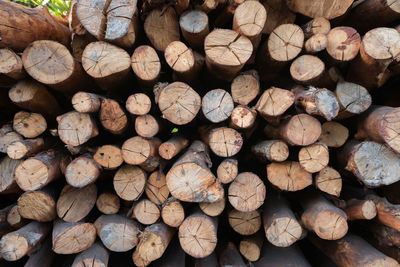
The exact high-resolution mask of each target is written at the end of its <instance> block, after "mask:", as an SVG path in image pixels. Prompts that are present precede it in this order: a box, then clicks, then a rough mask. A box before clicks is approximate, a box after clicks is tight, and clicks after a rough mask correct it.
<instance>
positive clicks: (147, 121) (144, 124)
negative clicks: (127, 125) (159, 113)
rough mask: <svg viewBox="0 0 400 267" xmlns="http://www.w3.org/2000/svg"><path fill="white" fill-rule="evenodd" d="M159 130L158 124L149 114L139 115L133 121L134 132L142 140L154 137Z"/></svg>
mask: <svg viewBox="0 0 400 267" xmlns="http://www.w3.org/2000/svg"><path fill="white" fill-rule="evenodd" d="M159 130H160V126H159V123H158V122H157V120H156V119H155V118H154V117H153V116H152V115H150V114H146V115H140V116H138V117H136V119H135V131H136V133H137V134H138V135H140V136H141V137H144V138H151V137H153V136H155V135H156V134H157V133H158V131H159Z"/></svg>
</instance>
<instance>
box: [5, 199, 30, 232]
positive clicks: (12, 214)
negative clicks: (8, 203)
mask: <svg viewBox="0 0 400 267" xmlns="http://www.w3.org/2000/svg"><path fill="white" fill-rule="evenodd" d="M7 222H8V224H9V225H11V226H12V227H13V228H15V229H19V228H21V227H22V226H24V225H25V224H27V222H26V221H25V220H24V218H22V217H21V214H19V211H18V205H14V206H13V207H12V208H11V209H10V211H9V212H8V214H7Z"/></svg>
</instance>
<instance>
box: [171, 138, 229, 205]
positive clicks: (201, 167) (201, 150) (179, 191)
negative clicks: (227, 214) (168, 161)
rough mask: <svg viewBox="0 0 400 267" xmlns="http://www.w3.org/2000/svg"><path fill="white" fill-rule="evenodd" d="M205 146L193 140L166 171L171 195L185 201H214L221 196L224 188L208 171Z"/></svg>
mask: <svg viewBox="0 0 400 267" xmlns="http://www.w3.org/2000/svg"><path fill="white" fill-rule="evenodd" d="M210 167H211V160H210V157H209V154H208V149H207V146H206V145H205V144H204V143H202V142H200V141H194V142H193V143H192V145H191V146H190V147H189V148H188V150H187V151H186V153H185V154H183V155H182V156H181V157H180V158H179V159H178V160H177V161H176V162H175V163H174V165H173V166H172V167H171V169H170V170H169V171H168V173H167V186H168V188H169V190H170V192H171V195H172V196H173V197H175V198H177V199H179V200H182V201H186V202H215V201H217V200H220V199H222V198H223V195H224V189H223V187H222V185H221V183H220V182H219V181H216V178H215V176H214V174H212V172H211V171H210Z"/></svg>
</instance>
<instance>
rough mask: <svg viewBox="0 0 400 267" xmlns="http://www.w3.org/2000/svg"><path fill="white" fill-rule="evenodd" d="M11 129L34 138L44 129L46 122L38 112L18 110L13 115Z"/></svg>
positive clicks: (26, 136)
mask: <svg viewBox="0 0 400 267" xmlns="http://www.w3.org/2000/svg"><path fill="white" fill-rule="evenodd" d="M13 129H14V131H16V132H17V133H19V134H20V135H22V136H23V137H25V138H35V137H38V136H39V135H41V134H42V133H43V132H44V131H46V129H47V122H46V119H45V118H44V117H43V116H42V115H41V114H39V113H33V112H26V111H20V112H17V113H15V115H14V120H13Z"/></svg>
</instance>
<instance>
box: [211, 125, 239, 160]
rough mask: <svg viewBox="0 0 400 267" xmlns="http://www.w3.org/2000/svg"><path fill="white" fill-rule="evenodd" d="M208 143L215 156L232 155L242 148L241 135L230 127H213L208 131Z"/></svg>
mask: <svg viewBox="0 0 400 267" xmlns="http://www.w3.org/2000/svg"><path fill="white" fill-rule="evenodd" d="M208 145H209V146H210V149H211V150H212V151H213V152H214V153H215V154H216V155H217V156H220V157H225V158H226V157H232V156H234V155H236V154H237V153H239V151H240V149H241V148H242V145H243V137H242V136H241V135H240V133H239V132H238V131H236V130H235V129H232V128H228V127H219V128H214V129H211V130H210V131H209V133H208Z"/></svg>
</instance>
